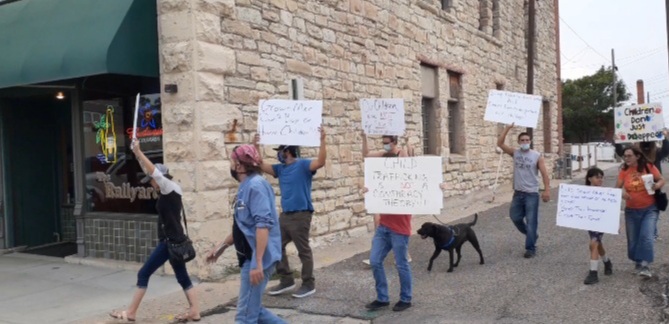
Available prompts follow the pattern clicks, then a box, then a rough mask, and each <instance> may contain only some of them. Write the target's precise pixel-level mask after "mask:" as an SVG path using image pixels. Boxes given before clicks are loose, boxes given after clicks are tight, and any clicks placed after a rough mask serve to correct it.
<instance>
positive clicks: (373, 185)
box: [365, 156, 444, 214]
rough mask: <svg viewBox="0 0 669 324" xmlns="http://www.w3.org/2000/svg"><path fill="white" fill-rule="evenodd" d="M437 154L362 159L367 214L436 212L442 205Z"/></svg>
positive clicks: (440, 171)
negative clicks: (363, 160)
mask: <svg viewBox="0 0 669 324" xmlns="http://www.w3.org/2000/svg"><path fill="white" fill-rule="evenodd" d="M441 163H442V161H441V157H440V156H419V157H390V158H365V187H366V188H367V189H368V191H367V193H365V208H367V212H368V213H381V214H439V213H440V212H441V208H442V207H444V200H443V193H442V191H441V188H440V187H439V185H440V184H441V182H442V178H443V176H442V174H443V173H442V164H441Z"/></svg>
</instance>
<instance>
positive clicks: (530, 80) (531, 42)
mask: <svg viewBox="0 0 669 324" xmlns="http://www.w3.org/2000/svg"><path fill="white" fill-rule="evenodd" d="M535 1H536V0H529V7H528V21H527V28H528V30H527V39H528V42H527V94H534V47H535V44H536V41H537V40H536V31H535V29H536V20H535V16H536V6H535ZM667 1H669V0H667ZM527 133H528V134H530V138H532V136H533V132H532V128H527ZM531 145H532V147H533V146H534V141H532V144H531Z"/></svg>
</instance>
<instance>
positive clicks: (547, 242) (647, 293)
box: [264, 168, 669, 323]
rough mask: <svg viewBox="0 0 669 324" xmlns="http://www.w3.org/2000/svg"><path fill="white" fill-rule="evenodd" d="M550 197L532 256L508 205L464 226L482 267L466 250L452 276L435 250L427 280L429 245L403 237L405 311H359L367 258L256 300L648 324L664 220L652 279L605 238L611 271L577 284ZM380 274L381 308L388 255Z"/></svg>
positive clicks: (573, 259)
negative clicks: (302, 288)
mask: <svg viewBox="0 0 669 324" xmlns="http://www.w3.org/2000/svg"><path fill="white" fill-rule="evenodd" d="M667 169H669V168H667ZM615 176H616V170H615V169H610V170H607V176H606V179H605V186H612V185H613V183H614V181H615ZM665 177H667V174H665ZM576 182H577V183H582V180H581V179H578V180H577V181H576ZM556 199H557V190H554V192H553V197H552V200H551V202H549V203H542V204H541V206H540V222H539V235H540V239H539V242H538V252H537V256H536V257H535V258H533V259H524V258H523V257H522V254H523V253H524V236H522V235H521V234H520V233H518V231H517V230H516V229H515V227H514V226H513V224H512V223H511V221H510V220H509V217H508V208H509V205H508V204H506V205H502V206H500V207H497V208H494V209H491V210H489V211H486V212H484V213H483V214H481V215H480V217H479V220H478V224H477V225H476V226H475V227H474V229H475V230H476V233H477V235H478V237H479V241H480V242H481V246H482V249H483V252H484V256H485V259H486V264H485V265H479V264H478V255H477V254H476V252H475V250H474V249H473V248H472V247H471V245H469V243H467V245H465V246H464V247H463V259H462V261H461V263H460V266H459V267H458V268H456V270H455V271H454V272H453V273H447V272H446V269H447V267H448V254H444V253H442V255H441V256H440V257H439V258H438V259H437V260H436V261H435V266H434V268H433V270H432V273H428V272H427V270H426V268H427V261H428V259H429V257H430V256H431V254H432V252H433V245H432V242H431V241H428V240H421V239H420V237H418V236H412V237H411V242H410V252H411V255H412V257H413V263H412V271H413V282H414V287H413V293H414V297H413V302H414V307H412V308H410V309H409V310H407V311H405V312H403V313H394V312H392V311H391V310H383V311H377V312H368V311H366V310H365V309H364V307H363V306H364V304H365V303H367V302H370V301H372V300H374V298H375V293H374V288H373V287H374V280H373V278H372V274H371V271H370V270H369V268H367V267H366V266H365V265H364V264H362V262H361V261H362V260H363V259H365V258H367V256H368V255H367V253H363V254H359V255H357V256H355V257H353V258H350V259H348V260H345V261H342V262H340V263H337V264H335V265H332V266H330V267H327V268H324V269H321V270H318V271H316V273H315V276H316V280H317V289H318V291H317V293H316V295H315V296H313V297H311V298H308V299H305V300H295V299H292V298H290V297H269V296H267V297H266V298H265V299H264V302H265V304H266V305H267V306H270V307H277V308H291V309H296V310H299V311H302V312H306V313H312V314H326V315H331V316H341V317H343V316H350V317H354V318H359V319H371V320H373V322H378V323H460V322H467V323H490V322H495V323H586V322H596V323H602V322H609V323H630V322H637V323H640V322H643V323H653V322H655V323H657V322H658V321H659V320H660V319H661V313H662V307H658V305H661V298H660V295H659V294H660V293H661V288H662V287H663V285H662V283H663V282H664V281H665V280H666V277H667V273H668V271H669V267H668V266H667V265H666V264H667V262H668V261H669V257H668V256H667V248H666V246H667V242H669V225H667V218H666V217H667V216H665V215H663V216H662V219H661V222H660V236H661V237H663V238H664V240H661V241H659V242H658V243H657V244H656V264H655V266H654V268H653V269H654V270H655V271H656V272H658V273H659V274H660V276H661V278H659V279H658V278H655V279H651V280H650V281H646V282H643V281H642V280H641V279H640V278H639V277H637V276H635V275H634V274H633V273H632V268H633V265H632V263H631V262H630V261H628V260H626V257H625V256H626V247H625V246H626V239H625V236H624V234H623V235H605V237H604V243H605V246H606V248H607V251H608V254H609V255H610V256H611V258H612V260H613V264H614V274H613V276H610V277H608V276H607V277H605V276H603V274H600V282H599V283H598V284H596V285H592V286H585V285H583V279H584V278H585V275H586V274H587V271H588V264H589V263H588V262H589V261H588V260H589V251H588V247H587V244H588V235H587V233H586V232H584V231H580V230H572V229H566V228H560V227H557V226H555V214H556V207H557V201H556ZM472 219H473V217H468V218H467V219H465V220H464V221H471V220H472ZM414 230H415V229H414ZM621 233H624V229H621ZM602 267H603V266H602ZM386 271H387V274H388V277H389V282H390V284H391V287H390V292H391V301H392V302H396V301H397V299H398V295H399V283H398V279H397V273H396V271H395V269H394V267H393V261H392V258H388V259H387V260H386ZM601 272H602V271H600V273H601Z"/></svg>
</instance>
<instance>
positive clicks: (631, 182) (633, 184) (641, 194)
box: [618, 163, 661, 209]
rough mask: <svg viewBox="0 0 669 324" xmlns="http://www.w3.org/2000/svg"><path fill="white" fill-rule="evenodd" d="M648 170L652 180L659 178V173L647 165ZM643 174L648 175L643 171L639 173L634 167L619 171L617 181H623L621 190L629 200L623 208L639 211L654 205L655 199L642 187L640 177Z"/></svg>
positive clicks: (650, 165) (652, 166)
mask: <svg viewBox="0 0 669 324" xmlns="http://www.w3.org/2000/svg"><path fill="white" fill-rule="evenodd" d="M648 170H650V173H651V174H652V175H653V178H654V179H656V178H659V177H661V175H660V171H659V170H658V169H657V168H656V167H655V166H654V165H652V164H650V163H648ZM644 174H648V172H646V170H645V169H644V170H643V172H641V173H639V172H638V171H637V168H636V167H633V168H627V170H622V169H621V170H620V173H619V174H618V180H622V181H623V188H625V191H626V192H627V194H629V195H630V199H628V200H627V202H626V203H625V207H627V208H635V209H641V208H647V207H650V206H651V205H653V204H654V203H655V197H654V196H653V195H649V194H648V191H646V187H645V186H644V185H643V180H642V179H641V176H642V175H644Z"/></svg>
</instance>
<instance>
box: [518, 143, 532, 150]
mask: <svg viewBox="0 0 669 324" xmlns="http://www.w3.org/2000/svg"><path fill="white" fill-rule="evenodd" d="M520 149H521V150H523V151H527V150H529V149H530V144H529V143H523V144H520Z"/></svg>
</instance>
